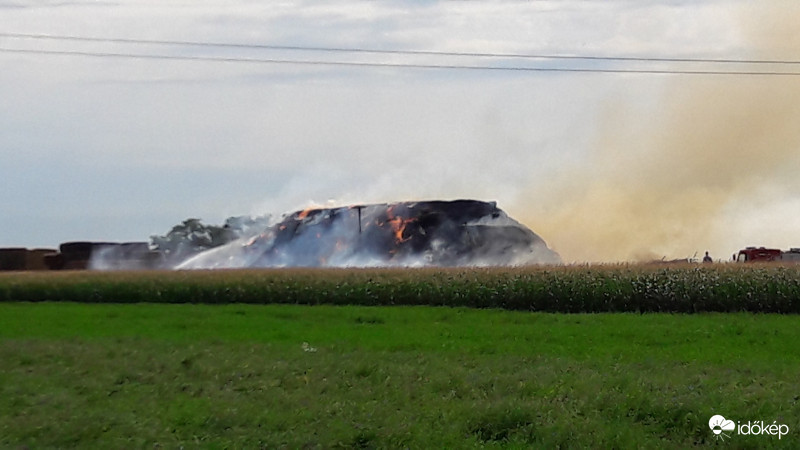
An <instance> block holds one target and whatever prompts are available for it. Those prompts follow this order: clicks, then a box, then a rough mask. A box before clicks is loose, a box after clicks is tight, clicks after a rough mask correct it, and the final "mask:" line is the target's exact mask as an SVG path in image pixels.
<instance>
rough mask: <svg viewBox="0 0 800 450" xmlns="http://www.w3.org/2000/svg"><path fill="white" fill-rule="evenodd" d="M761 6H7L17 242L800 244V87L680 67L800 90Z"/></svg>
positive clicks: (594, 250)
mask: <svg viewBox="0 0 800 450" xmlns="http://www.w3.org/2000/svg"><path fill="white" fill-rule="evenodd" d="M753 3H754V2H749V1H744V0H741V1H739V0H724V1H723V0H709V1H704V2H695V1H686V0H683V1H679V0H675V1H649V2H642V1H633V0H609V1H592V0H584V1H573V0H539V1H525V2H522V1H458V2H455V1H379V2H360V1H255V0H225V1H222V0H200V1H197V0H191V1H189V0H183V1H181V0H150V1H148V0H136V1H131V0H119V1H86V0H75V1H55V0H52V1H48V0H0V23H2V24H3V25H2V26H0V99H2V101H0V123H2V133H0V246H3V247H7V246H23V247H29V248H35V247H56V246H57V245H58V244H59V243H61V242H65V241H73V240H104V241H141V240H147V239H148V238H149V236H151V235H154V234H165V233H166V232H168V231H169V230H170V229H171V228H172V226H173V225H175V224H177V223H180V222H181V221H182V220H184V219H186V218H190V217H194V218H201V219H203V221H204V222H206V223H216V224H220V223H222V222H224V220H225V218H227V217H229V216H241V215H264V214H272V215H275V216H280V215H281V214H283V213H286V212H290V211H293V210H296V209H302V208H305V207H308V206H312V205H321V206H326V205H331V206H332V205H337V206H338V205H347V204H353V203H369V202H391V201H407V200H431V199H460V198H471V199H478V200H486V201H496V202H497V203H498V206H499V207H500V208H502V209H504V210H505V211H506V212H507V213H508V214H509V215H510V216H512V217H514V218H515V219H517V220H519V221H520V222H522V223H524V224H525V225H527V226H528V227H530V228H531V229H532V230H533V231H534V232H536V233H537V234H539V235H540V236H541V237H542V238H543V239H544V240H545V241H546V242H547V243H548V244H549V245H550V247H551V248H553V249H554V250H556V251H557V252H559V253H560V254H561V256H562V258H563V259H564V260H565V261H566V262H587V261H588V262H614V261H633V260H650V259H661V258H667V259H672V258H685V257H691V256H693V255H695V254H698V255H702V253H703V252H704V251H710V252H711V255H712V256H713V257H715V258H718V259H729V258H730V256H731V254H732V253H734V252H735V251H737V250H738V249H740V248H743V247H745V246H751V245H757V246H762V245H763V246H768V247H777V248H783V249H787V248H789V247H797V246H800V213H799V211H800V177H798V176H797V175H796V172H797V170H798V169H799V168H800V151H798V149H800V127H798V126H797V124H798V123H800V75H763V74H761V75H758V74H756V75H753V74H735V75H731V74H719V73H713V74H687V73H675V72H689V71H695V72H696V71H701V72H729V71H738V72H771V73H774V72H800V64H792V62H797V61H800V57H798V56H797V53H798V51H797V49H798V48H800V35H798V33H796V32H795V31H796V24H797V23H798V22H800V20H798V19H800V6H798V5H796V4H795V3H794V2H791V1H788V0H787V1H773V2H769V3H766V2H757V4H753ZM25 36H27V37H25ZM75 37H79V38H91V39H93V40H86V39H82V40H75V39H67V38H75ZM125 40H128V42H124V41H125ZM131 40H133V41H136V42H135V43H134V42H130V41H131ZM145 41H162V42H163V41H169V42H172V44H169V45H166V44H156V43H152V42H151V43H146V42H145ZM190 43H203V44H206V45H190ZM209 44H238V46H230V45H229V46H218V45H209ZM258 46H290V47H302V48H306V49H308V48H320V47H324V48H328V49H362V50H364V49H372V50H382V51H391V52H383V53H367V52H344V51H311V50H286V49H284V50H278V49H268V48H263V47H261V48H259V47H258ZM409 51H411V52H434V54H410V53H407V52H409ZM64 53H72V54H64ZM75 53H81V55H78V54H75ZM87 53H88V54H93V55H94V56H87V55H86V54H87ZM442 53H447V54H442ZM453 53H461V54H463V53H469V54H476V53H481V54H491V55H496V56H493V57H490V56H465V55H453ZM112 54H113V55H139V56H138V57H120V56H111V55H112ZM98 55H101V56H98ZM102 55H104V56H102ZM501 55H505V56H501ZM508 55H556V56H569V57H574V56H588V57H592V58H594V59H582V60H575V59H568V58H566V59H565V58H519V57H511V56H508ZM153 56H159V58H154V57H153ZM598 57H600V58H601V59H597V58H598ZM605 57H620V58H638V60H608V59H602V58H605ZM641 58H646V59H652V58H662V59H673V60H674V59H695V60H697V59H701V60H704V61H705V62H697V61H694V62H685V61H684V62H681V61H642V60H641ZM214 59H216V60H214ZM222 59H225V60H226V61H221V60H222ZM243 59H250V60H257V62H242V61H241V60H243ZM267 60H271V61H275V60H280V61H298V60H304V61H314V62H316V63H326V64H290V63H285V62H281V63H276V62H267ZM708 60H715V61H719V60H749V61H753V60H759V61H764V60H769V61H781V63H772V64H763V63H759V64H756V63H750V64H741V63H737V64H734V63H721V62H709V61H708ZM342 62H347V63H359V64H367V65H341V64H338V63H342ZM330 63H336V64H330ZM380 65H383V66H380ZM431 65H437V66H443V65H444V66H449V67H450V68H438V69H433V68H421V67H410V66H431ZM454 66H470V67H475V66H491V67H494V68H499V67H503V68H506V69H507V70H499V69H494V70H479V69H474V68H473V69H465V68H454ZM508 69H514V70H508ZM532 69H537V70H532ZM541 69H559V70H557V71H551V70H541ZM565 69H569V70H579V71H564V70H565ZM585 70H589V71H585ZM637 71H638V72H637ZM642 71H644V72H645V73H643V72H642Z"/></svg>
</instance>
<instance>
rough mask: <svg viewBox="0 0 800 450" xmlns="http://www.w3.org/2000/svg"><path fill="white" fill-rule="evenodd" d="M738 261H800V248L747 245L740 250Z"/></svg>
mask: <svg viewBox="0 0 800 450" xmlns="http://www.w3.org/2000/svg"><path fill="white" fill-rule="evenodd" d="M736 261H737V262H769V261H775V262H791V263H800V248H796V247H793V248H790V249H789V251H783V250H779V249H777V248H764V247H747V248H745V249H744V250H739V254H738V255H737V256H736Z"/></svg>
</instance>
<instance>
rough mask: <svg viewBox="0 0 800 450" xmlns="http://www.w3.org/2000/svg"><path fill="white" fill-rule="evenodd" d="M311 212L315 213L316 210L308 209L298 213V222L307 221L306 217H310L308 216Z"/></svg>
mask: <svg viewBox="0 0 800 450" xmlns="http://www.w3.org/2000/svg"><path fill="white" fill-rule="evenodd" d="M311 211H314V208H308V209H304V210H302V211H300V212H299V213H297V220H303V219H305V218H306V217H308V214H309V213H310V212H311Z"/></svg>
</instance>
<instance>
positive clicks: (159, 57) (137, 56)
mask: <svg viewBox="0 0 800 450" xmlns="http://www.w3.org/2000/svg"><path fill="white" fill-rule="evenodd" d="M0 53H20V54H38V55H65V56H85V57H95V58H128V59H155V60H173V61H204V62H224V63H251V64H293V65H312V66H344V67H374V68H410V69H458V70H486V71H508V72H573V73H609V74H624V73H630V74H651V75H747V76H756V75H758V76H800V72H774V71H738V70H675V69H604V68H575V67H527V66H488V65H465V64H419V63H388V62H358V61H324V60H293V59H277V58H234V57H210V56H182V55H160V54H132V53H109V52H87V51H73V50H29V49H12V48H2V47H0Z"/></svg>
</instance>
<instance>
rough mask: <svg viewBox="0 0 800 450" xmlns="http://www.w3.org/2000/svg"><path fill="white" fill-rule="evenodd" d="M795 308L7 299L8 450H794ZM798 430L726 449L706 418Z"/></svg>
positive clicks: (4, 432) (2, 384)
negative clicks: (604, 310) (720, 449)
mask: <svg viewBox="0 0 800 450" xmlns="http://www.w3.org/2000/svg"><path fill="white" fill-rule="evenodd" d="M797 324H798V319H797V317H795V316H778V315H753V314H699V315H666V314H652V315H647V314H646V315H637V314H595V315H583V314H579V315H563V314H542V313H525V312H509V311H499V310H472V309H458V308H433V307H332V306H313V307H308V306H285V305H264V306H254V305H225V306H222V305H216V306H214V305H153V304H133V305H104V304H96V305H86V304H75V303H60V304H56V303H39V304H28V303H7V304H1V305H0V361H1V362H2V365H1V366H0V447H15V446H23V445H27V446H29V447H32V448H40V447H71V446H79V447H98V446H99V447H114V448H131V447H134V448H135V447H148V448H153V447H154V446H156V447H159V446H160V447H164V448H173V447H178V446H181V445H183V446H190V447H196V446H201V447H241V448H253V447H268V448H275V447H289V448H297V447H308V448H315V447H323V448H331V447H411V448H426V447H427V448H430V447H437V448H445V447H446V448H458V447H465V446H466V447H471V446H487V445H488V446H494V445H497V446H511V447H527V446H539V447H548V448H552V447H556V446H568V447H594V448H601V447H618V448H620V447H622V448H630V447H644V448H685V447H687V446H693V445H703V446H705V445H724V446H725V447H732V448H748V447H749V448H763V447H770V446H773V447H783V448H795V447H797V446H798V445H800V435H799V434H800V405H798V400H799V399H800V389H798V382H797V378H798V377H797V374H798V373H800V352H797V351H796V350H795V347H796V343H797V342H800V327H798V326H797ZM714 414H722V415H724V416H725V417H726V418H729V419H733V420H734V421H737V420H738V421H748V420H763V421H764V422H765V423H769V424H771V423H772V422H773V421H777V422H778V423H783V424H787V425H788V426H789V428H790V432H789V434H788V435H787V436H783V437H782V439H780V440H779V439H778V438H777V437H774V436H763V435H762V436H739V435H733V436H731V437H730V438H728V439H726V441H725V442H719V441H717V440H715V437H714V435H713V434H712V433H711V431H710V430H709V428H708V420H709V418H710V417H711V416H712V415H714Z"/></svg>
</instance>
